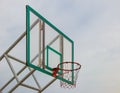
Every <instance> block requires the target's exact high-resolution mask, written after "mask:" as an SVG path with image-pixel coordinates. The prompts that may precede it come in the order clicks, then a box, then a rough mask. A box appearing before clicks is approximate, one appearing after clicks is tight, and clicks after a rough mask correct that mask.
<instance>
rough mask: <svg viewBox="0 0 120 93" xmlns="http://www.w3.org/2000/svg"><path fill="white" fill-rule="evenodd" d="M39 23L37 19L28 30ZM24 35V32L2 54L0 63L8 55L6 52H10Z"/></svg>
mask: <svg viewBox="0 0 120 93" xmlns="http://www.w3.org/2000/svg"><path fill="white" fill-rule="evenodd" d="M38 22H39V19H37V20H36V21H35V22H34V23H33V24H32V25H31V28H30V29H33V27H34V26H35V25H36V24H37V23H38ZM25 35H26V31H25V32H24V33H23V34H22V35H21V36H20V37H19V38H18V39H17V40H16V41H15V42H14V43H13V44H12V45H11V46H10V47H9V48H8V49H7V50H6V51H5V52H4V53H3V54H2V56H1V57H0V61H1V60H2V59H3V57H4V55H5V54H8V52H10V50H12V49H13V48H14V47H15V46H16V45H17V43H18V42H19V41H21V40H22V39H23V37H24V36H25Z"/></svg>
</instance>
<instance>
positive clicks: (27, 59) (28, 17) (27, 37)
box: [26, 5, 74, 84]
mask: <svg viewBox="0 0 120 93" xmlns="http://www.w3.org/2000/svg"><path fill="white" fill-rule="evenodd" d="M30 12H32V13H33V14H35V15H36V16H37V17H38V18H40V19H42V20H43V21H44V22H46V23H47V24H48V25H49V26H50V27H52V28H53V29H54V30H55V31H57V32H58V33H59V34H61V35H62V36H63V37H64V38H66V39H67V40H68V41H70V42H71V44H72V62H74V42H73V40H71V39H70V38H69V37H68V36H66V35H65V34H64V33H62V32H61V31H60V30H59V29H58V28H56V27H55V26H54V25H53V24H51V23H50V22H49V21H48V20H46V19H45V18H44V17H43V16H42V15H40V14H39V13H38V12H36V11H35V10H34V9H32V8H31V7H30V6H29V5H26V65H27V66H30V67H32V68H34V69H35V70H38V71H41V72H43V73H46V74H48V75H50V76H52V73H50V72H48V71H47V70H45V69H42V68H40V67H37V66H35V65H33V64H31V60H30ZM73 68H74V67H73ZM56 78H57V79H60V80H62V81H64V82H67V83H69V84H73V83H74V82H73V81H68V80H66V79H64V78H62V77H60V76H56Z"/></svg>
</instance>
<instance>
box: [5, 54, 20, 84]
mask: <svg viewBox="0 0 120 93" xmlns="http://www.w3.org/2000/svg"><path fill="white" fill-rule="evenodd" d="M4 56H5V58H6V60H7V62H8V65H9V67H10V69H11V71H12V73H13V75H14V77H15V78H16V81H17V83H19V79H18V77H17V74H16V73H15V70H14V69H13V66H12V64H11V63H10V60H9V59H8V57H7V55H4Z"/></svg>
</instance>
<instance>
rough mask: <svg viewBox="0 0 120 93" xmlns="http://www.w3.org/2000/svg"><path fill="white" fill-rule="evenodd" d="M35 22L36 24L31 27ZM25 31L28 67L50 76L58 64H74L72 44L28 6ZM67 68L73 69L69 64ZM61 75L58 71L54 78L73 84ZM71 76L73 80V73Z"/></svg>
mask: <svg viewBox="0 0 120 93" xmlns="http://www.w3.org/2000/svg"><path fill="white" fill-rule="evenodd" d="M35 20H36V22H37V24H36V25H35V26H34V27H32V25H31V24H33V23H34V22H35ZM31 27H32V28H31ZM26 31H27V32H26V63H27V65H28V66H30V67H32V68H34V69H36V70H39V71H41V72H43V73H45V74H48V75H50V76H52V70H53V69H54V68H56V67H57V65H58V64H60V63H62V62H74V42H73V41H72V40H71V39H70V38H69V37H68V36H67V35H65V34H64V33H63V32H62V31H60V30H59V29H58V28H57V27H55V26H54V25H53V24H51V23H50V22H49V21H48V20H46V19H45V18H44V17H43V16H42V15H40V14H39V13H38V12H36V11H35V10H34V9H32V8H31V7H30V6H26ZM61 68H63V67H62V66H61ZM68 68H69V69H74V66H73V65H72V64H71V65H70V66H69V67H68ZM61 74H62V71H58V73H57V76H56V78H57V79H60V80H62V81H63V82H67V83H69V84H73V83H74V81H73V79H71V80H66V79H65V78H63V76H62V75H61ZM71 75H72V76H71V77H72V78H74V72H71Z"/></svg>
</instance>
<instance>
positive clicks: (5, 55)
mask: <svg viewBox="0 0 120 93" xmlns="http://www.w3.org/2000/svg"><path fill="white" fill-rule="evenodd" d="M39 22H40V20H39V19H37V20H36V21H35V22H34V23H33V24H32V25H31V27H30V29H31V30H32V28H33V27H34V26H35V25H36V24H37V23H39ZM25 36H26V31H25V32H24V33H23V34H22V35H21V36H20V37H19V38H18V39H17V40H16V41H15V42H14V43H13V44H12V45H11V46H10V47H9V48H8V49H7V50H6V51H5V52H4V53H3V54H2V55H1V56H0V61H2V60H3V59H4V58H5V59H6V62H7V63H8V66H9V68H10V70H11V72H12V73H13V77H12V78H11V79H9V81H8V82H6V83H5V84H4V85H3V86H2V87H0V93H2V91H3V90H4V89H5V88H6V87H7V86H8V85H10V84H11V82H12V81H13V80H16V81H17V84H16V85H15V86H14V87H13V88H12V89H10V90H9V91H8V93H13V92H14V91H15V89H17V88H18V87H19V86H23V87H26V88H30V89H32V90H35V91H36V92H37V93H42V92H43V91H44V90H45V89H47V88H48V87H49V86H50V85H51V84H52V83H53V82H54V81H55V80H56V78H54V79H52V80H51V81H50V82H48V84H46V86H44V87H43V88H41V85H40V84H39V82H38V80H37V78H36V76H35V75H34V72H35V71H36V70H35V69H32V68H30V67H28V66H27V65H26V62H23V61H22V60H20V59H18V58H16V57H14V56H12V55H9V54H8V53H9V52H10V51H11V50H12V49H13V48H14V47H15V46H16V45H17V44H18V43H19V42H20V41H21V40H22V39H23V38H24V37H25ZM56 38H58V37H56ZM56 38H55V39H56ZM54 41H55V40H53V41H51V42H50V43H49V44H52V42H54ZM37 57H38V55H36V56H35V57H34V58H33V59H32V61H31V63H32V62H33V61H34V60H35V59H36V58H37ZM10 59H12V60H15V61H16V62H19V63H21V64H24V66H23V68H22V69H20V70H19V71H18V73H16V71H15V70H14V67H13V66H12V64H11V61H10ZM26 68H28V69H29V73H28V74H27V75H25V76H24V78H22V79H21V80H19V79H18V76H19V75H20V74H21V73H22V72H23V71H24V70H25V69H26ZM29 76H32V77H33V79H34V81H35V83H36V85H37V88H35V87H33V86H30V85H26V84H24V81H25V80H26V79H28V77H29Z"/></svg>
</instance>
